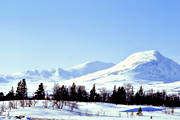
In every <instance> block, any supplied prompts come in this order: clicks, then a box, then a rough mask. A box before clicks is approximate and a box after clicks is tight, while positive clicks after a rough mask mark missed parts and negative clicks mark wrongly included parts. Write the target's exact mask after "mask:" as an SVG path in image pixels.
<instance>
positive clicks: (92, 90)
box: [89, 84, 96, 102]
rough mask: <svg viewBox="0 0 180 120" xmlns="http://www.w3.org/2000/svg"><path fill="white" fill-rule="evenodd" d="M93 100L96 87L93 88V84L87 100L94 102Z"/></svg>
mask: <svg viewBox="0 0 180 120" xmlns="http://www.w3.org/2000/svg"><path fill="white" fill-rule="evenodd" d="M95 99H96V86H95V84H94V85H93V88H92V89H91V91H90V97H89V100H90V102H95Z"/></svg>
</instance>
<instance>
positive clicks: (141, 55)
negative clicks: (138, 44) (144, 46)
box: [127, 50, 163, 61]
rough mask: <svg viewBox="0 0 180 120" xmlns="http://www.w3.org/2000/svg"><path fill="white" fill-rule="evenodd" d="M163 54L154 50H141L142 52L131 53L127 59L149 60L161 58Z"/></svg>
mask: <svg viewBox="0 0 180 120" xmlns="http://www.w3.org/2000/svg"><path fill="white" fill-rule="evenodd" d="M162 57H163V56H162V55H161V54H160V53H159V52H158V51H156V50H149V51H143V52H137V53H134V54H132V55H130V56H129V57H128V58H127V60H128V59H131V60H133V61H135V60H140V61H150V60H158V59H161V58H162Z"/></svg>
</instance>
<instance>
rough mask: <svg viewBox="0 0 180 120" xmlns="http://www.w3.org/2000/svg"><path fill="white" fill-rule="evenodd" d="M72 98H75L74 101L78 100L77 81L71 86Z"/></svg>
mask: <svg viewBox="0 0 180 120" xmlns="http://www.w3.org/2000/svg"><path fill="white" fill-rule="evenodd" d="M70 100H73V101H76V100H77V92H76V85H75V83H73V84H72V86H71V88H70Z"/></svg>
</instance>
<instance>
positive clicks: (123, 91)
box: [0, 79, 180, 107]
mask: <svg viewBox="0 0 180 120" xmlns="http://www.w3.org/2000/svg"><path fill="white" fill-rule="evenodd" d="M52 91H53V92H52V94H48V93H46V92H45V89H44V85H43V83H40V84H39V86H38V89H37V90H36V91H35V92H34V94H33V96H28V88H27V85H26V80H25V79H22V80H20V81H19V82H18V84H17V88H16V91H14V88H13V87H12V89H11V90H10V91H9V92H8V93H7V94H6V95H4V93H3V92H0V100H1V101H8V100H56V101H79V102H105V103H113V104H124V105H153V106H166V107H180V97H179V95H178V94H167V93H166V91H165V90H163V91H154V90H153V89H151V90H148V91H144V90H143V86H140V88H139V90H138V91H136V92H134V90H133V86H132V85H131V84H125V85H123V86H119V87H117V86H116V85H115V86H114V88H112V91H108V90H106V88H102V89H100V90H99V89H98V90H96V85H95V84H94V85H93V86H92V89H91V90H90V91H89V92H88V91H86V89H85V86H81V85H78V86H77V85H76V84H75V83H73V84H72V85H71V86H69V87H67V86H65V85H59V84H58V83H56V84H55V85H54V87H53V90H52Z"/></svg>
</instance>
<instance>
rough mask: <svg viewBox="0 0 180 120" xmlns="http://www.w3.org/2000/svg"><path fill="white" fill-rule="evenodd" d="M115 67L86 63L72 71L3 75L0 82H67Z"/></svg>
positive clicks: (61, 70) (105, 64)
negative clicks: (48, 80) (24, 80)
mask: <svg viewBox="0 0 180 120" xmlns="http://www.w3.org/2000/svg"><path fill="white" fill-rule="evenodd" d="M112 66H114V64H113V63H105V62H100V61H94V62H86V63H83V64H81V65H77V66H74V67H72V68H70V69H62V68H57V69H49V70H42V71H39V70H28V71H26V72H24V73H14V74H10V75H1V76H2V77H0V82H7V81H9V80H15V79H22V78H26V79H57V80H67V79H70V78H76V77H80V76H83V75H87V74H89V73H93V72H96V71H99V70H103V69H107V68H110V67H112Z"/></svg>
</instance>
